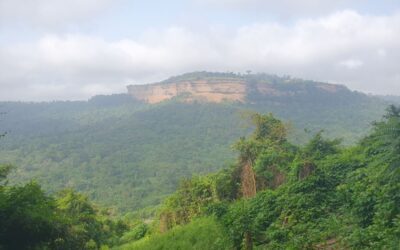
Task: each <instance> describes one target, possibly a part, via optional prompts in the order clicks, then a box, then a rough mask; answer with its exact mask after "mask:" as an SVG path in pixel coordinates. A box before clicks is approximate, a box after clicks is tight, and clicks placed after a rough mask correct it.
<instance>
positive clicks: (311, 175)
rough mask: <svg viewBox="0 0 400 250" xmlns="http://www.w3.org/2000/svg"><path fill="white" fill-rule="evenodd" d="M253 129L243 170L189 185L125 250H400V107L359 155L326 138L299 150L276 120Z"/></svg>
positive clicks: (262, 120)
mask: <svg viewBox="0 0 400 250" xmlns="http://www.w3.org/2000/svg"><path fill="white" fill-rule="evenodd" d="M252 122H253V123H254V124H255V130H254V132H253V134H252V135H251V136H248V137H246V138H245V137H242V138H241V139H239V140H238V141H237V143H235V148H236V150H237V151H238V153H239V155H238V158H237V161H236V163H235V164H233V165H232V166H231V167H230V168H226V169H224V170H222V171H220V172H218V173H216V174H212V175H208V176H202V177H195V178H192V179H191V180H186V181H183V182H182V184H181V186H180V188H179V189H178V190H177V192H176V193H174V194H173V195H172V196H170V197H169V198H168V199H167V200H166V201H165V202H164V204H163V206H162V207H161V208H160V210H159V216H158V219H157V220H156V221H155V222H154V223H153V226H152V230H149V231H148V235H147V236H145V237H144V238H143V239H141V240H136V241H132V242H131V243H128V244H125V245H123V246H121V247H120V248H119V249H178V248H182V249H184V248H185V246H189V245H190V244H192V246H197V244H199V243H197V242H203V245H201V247H202V248H203V249H253V248H254V249H398V247H399V245H400V194H399V192H398V191H399V190H400V167H399V166H400V108H396V107H394V106H391V107H390V108H389V109H388V111H387V114H386V115H385V116H384V119H383V120H381V121H378V122H376V123H374V129H373V131H372V132H371V133H370V134H369V135H367V136H366V137H364V138H363V139H362V140H360V141H359V143H357V144H356V145H354V146H351V147H343V146H341V145H340V140H329V139H326V138H324V137H323V136H322V134H321V133H317V134H316V135H315V136H314V137H313V138H312V139H311V140H310V141H309V142H308V143H306V144H305V145H304V146H295V145H293V144H291V143H290V142H289V141H288V140H287V129H286V127H285V125H284V124H283V123H282V122H281V121H279V120H277V119H276V118H275V117H273V116H272V115H260V114H254V115H253V116H252ZM207 224H208V225H209V227H210V228H211V229H212V230H214V229H215V228H219V230H218V233H210V234H208V235H204V234H203V233H202V231H203V227H204V225H207Z"/></svg>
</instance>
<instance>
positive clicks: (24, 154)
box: [0, 72, 386, 213]
mask: <svg viewBox="0 0 400 250" xmlns="http://www.w3.org/2000/svg"><path fill="white" fill-rule="evenodd" d="M199 78H240V79H242V80H245V81H246V82H247V83H248V85H249V86H250V87H251V86H252V85H254V84H256V83H260V84H263V83H271V84H274V87H275V88H276V89H277V90H282V91H290V93H293V95H287V96H279V95H277V96H268V97H263V96H261V95H259V94H257V93H256V92H251V93H250V94H249V96H248V102H247V103H243V104H241V103H220V104H212V103H182V102H179V98H177V100H171V101H168V102H164V103H160V104H158V105H147V104H144V103H140V102H137V101H135V100H132V99H131V98H130V97H129V96H128V95H123V94H122V95H112V96H97V97H94V98H92V99H91V100H89V101H87V102H83V101H82V102H51V103H19V102H6V103H0V111H4V112H6V114H5V115H3V116H2V120H1V121H0V124H1V128H2V130H0V132H3V131H4V132H8V134H7V136H6V137H4V138H2V143H0V163H5V164H13V165H15V166H17V168H16V169H15V171H13V172H12V173H11V176H10V177H11V178H10V181H11V183H12V184H25V183H28V182H29V181H30V180H31V179H35V180H37V181H38V182H39V183H40V184H41V186H42V187H43V189H44V190H45V191H46V192H49V193H53V194H54V193H57V192H59V191H60V190H63V189H66V188H73V189H74V190H77V191H79V192H82V193H84V194H85V195H88V197H89V198H90V199H92V200H94V201H95V202H96V203H98V204H100V205H102V206H106V207H110V208H113V209H116V210H118V211H119V212H123V213H125V212H128V211H129V212H130V211H138V210H140V209H143V208H147V207H149V206H150V207H151V206H153V205H157V204H160V203H161V201H162V200H163V199H164V198H165V197H166V196H167V195H169V194H171V193H172V192H173V191H174V190H176V188H177V187H178V185H179V181H180V180H181V179H182V178H190V177H191V176H192V175H193V174H201V175H202V174H207V173H211V172H215V171H218V170H220V169H222V168H224V167H226V166H229V165H230V164H231V163H233V162H234V160H233V159H234V158H235V153H233V152H232V151H231V150H230V149H229V146H230V145H232V144H233V143H234V141H235V140H236V139H237V138H238V137H239V136H242V135H246V134H248V133H249V132H250V130H251V129H252V127H244V126H243V122H242V118H241V116H242V114H243V113H246V112H247V111H256V112H259V113H268V112H272V113H274V114H275V115H276V117H277V118H279V119H282V120H284V121H287V122H288V123H289V124H290V125H291V128H290V129H289V131H288V135H289V141H291V142H293V143H295V144H300V143H305V142H306V141H307V140H308V139H309V137H310V135H311V134H315V133H316V132H318V131H320V130H322V129H324V130H325V133H324V135H326V136H327V137H328V138H336V137H340V138H343V139H344V143H346V144H351V143H354V142H355V141H356V140H357V139H358V138H361V136H363V135H365V134H366V133H367V131H368V130H369V128H370V122H371V121H373V120H376V119H378V118H379V117H380V116H381V115H382V113H383V111H384V108H385V107H386V103H385V102H383V101H380V100H378V99H376V98H373V97H370V96H366V95H364V94H361V93H357V92H352V91H350V90H348V89H346V88H344V87H338V91H337V92H329V91H324V90H323V89H321V88H320V87H318V86H319V85H318V84H319V83H316V82H312V81H303V80H299V79H292V78H290V77H278V76H273V75H266V74H247V75H236V74H232V73H207V72H197V73H191V74H186V75H183V76H178V77H176V78H174V79H172V80H173V81H176V80H185V79H199ZM170 80H171V79H170ZM172 80H171V81H172ZM304 129H307V131H308V132H304ZM284 154H285V153H284V151H282V155H280V156H279V157H285V156H284ZM265 160H268V159H265ZM256 170H257V171H263V170H262V169H256Z"/></svg>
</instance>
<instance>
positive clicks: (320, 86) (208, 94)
mask: <svg viewBox="0 0 400 250" xmlns="http://www.w3.org/2000/svg"><path fill="white" fill-rule="evenodd" d="M284 85H287V86H291V87H289V88H288V87H287V86H285V87H284V88H282V87H280V86H283V85H282V84H276V83H275V84H274V83H269V82H265V81H261V82H257V81H256V82H254V81H253V82H249V79H246V78H245V77H236V78H234V77H232V78H230V77H225V78H223V77H217V78H212V77H211V78H210V77H209V78H207V77H205V78H197V79H183V80H182V79H180V80H176V81H165V82H160V83H154V84H146V85H130V86H128V87H127V88H128V93H129V94H130V95H131V96H133V97H134V98H135V99H138V100H140V101H144V102H146V103H151V104H154V103H159V102H162V101H165V100H169V99H171V98H174V97H177V96H181V97H182V99H181V100H182V101H186V102H191V101H194V100H197V101H206V102H214V103H219V102H222V101H237V102H245V101H246V97H247V96H248V94H249V93H250V92H254V91H255V92H257V93H258V94H260V95H262V96H266V97H267V96H295V95H301V94H304V93H306V92H307V91H309V86H310V84H309V85H307V86H306V85H304V84H303V85H302V84H297V83H293V82H290V80H289V81H287V82H286V83H284ZM311 86H312V88H313V89H316V90H318V91H322V92H326V93H336V92H337V91H340V90H343V89H346V88H345V87H344V86H341V85H334V84H326V83H312V84H311Z"/></svg>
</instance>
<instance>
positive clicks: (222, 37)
mask: <svg viewBox="0 0 400 250" xmlns="http://www.w3.org/2000/svg"><path fill="white" fill-rule="evenodd" d="M203 70H207V71H220V72H246V71H247V70H251V71H252V72H264V73H270V74H277V75H291V76H293V77H298V78H304V79H310V80H316V81H326V82H330V83H340V84H344V85H346V86H347V87H348V88H350V89H352V90H358V91H362V92H365V93H372V94H390V95H400V1H398V0H379V1H376V0H335V1H331V0H279V1H272V0H185V1H184V0H169V1H161V0H160V1H155V0H147V1H138V0H130V1H128V0H68V1H67V0H29V1H26V0H0V101H10V100H11V101H53V100H85V99H88V98H90V97H91V96H93V95H97V94H112V93H124V92H126V85H129V84H145V83H151V82H156V81H160V80H164V79H165V78H168V77H169V76H172V75H178V74H182V73H186V72H191V71H203Z"/></svg>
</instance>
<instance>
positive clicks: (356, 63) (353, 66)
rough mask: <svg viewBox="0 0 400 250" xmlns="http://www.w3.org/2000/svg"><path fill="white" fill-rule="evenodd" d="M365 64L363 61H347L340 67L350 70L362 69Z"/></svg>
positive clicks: (341, 63) (342, 62)
mask: <svg viewBox="0 0 400 250" xmlns="http://www.w3.org/2000/svg"><path fill="white" fill-rule="evenodd" d="M363 64H364V62H363V61H360V60H357V59H348V60H345V61H341V62H340V63H339V65H341V66H344V67H346V68H348V69H357V68H359V67H361V66H362V65H363Z"/></svg>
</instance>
